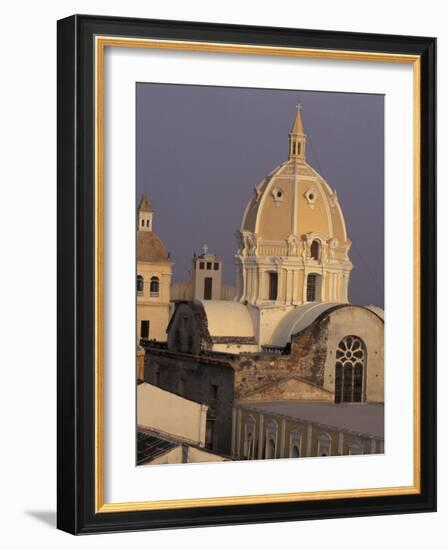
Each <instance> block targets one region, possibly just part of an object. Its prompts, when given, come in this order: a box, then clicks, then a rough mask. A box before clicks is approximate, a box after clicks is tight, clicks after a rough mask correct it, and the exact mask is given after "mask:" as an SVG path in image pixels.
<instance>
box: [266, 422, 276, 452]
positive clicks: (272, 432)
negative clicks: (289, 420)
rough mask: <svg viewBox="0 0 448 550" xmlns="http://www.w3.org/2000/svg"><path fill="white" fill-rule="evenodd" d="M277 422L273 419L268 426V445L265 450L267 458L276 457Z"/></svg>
mask: <svg viewBox="0 0 448 550" xmlns="http://www.w3.org/2000/svg"><path fill="white" fill-rule="evenodd" d="M277 432H278V425H277V422H275V421H274V420H272V421H271V422H269V423H268V424H267V426H266V446H265V450H264V456H265V458H266V459H269V458H275V455H276V451H277Z"/></svg>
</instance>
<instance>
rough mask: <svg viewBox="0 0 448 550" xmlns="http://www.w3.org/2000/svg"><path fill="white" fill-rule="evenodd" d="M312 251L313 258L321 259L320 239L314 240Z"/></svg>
mask: <svg viewBox="0 0 448 550" xmlns="http://www.w3.org/2000/svg"><path fill="white" fill-rule="evenodd" d="M310 253H311V258H312V259H313V260H320V242H319V241H316V240H314V241H313V242H312V243H311V250H310Z"/></svg>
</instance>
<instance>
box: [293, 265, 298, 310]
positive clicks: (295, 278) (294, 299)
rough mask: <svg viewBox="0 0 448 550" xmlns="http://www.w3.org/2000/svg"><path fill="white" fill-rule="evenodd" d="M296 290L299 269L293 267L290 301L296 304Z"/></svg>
mask: <svg viewBox="0 0 448 550" xmlns="http://www.w3.org/2000/svg"><path fill="white" fill-rule="evenodd" d="M298 292H299V271H298V270H297V269H295V270H294V271H293V272H292V303H293V304H294V305H296V304H298V300H297V298H298Z"/></svg>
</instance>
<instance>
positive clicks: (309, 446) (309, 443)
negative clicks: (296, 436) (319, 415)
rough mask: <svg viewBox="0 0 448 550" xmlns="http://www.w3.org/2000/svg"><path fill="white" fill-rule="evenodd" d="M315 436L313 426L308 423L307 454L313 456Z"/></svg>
mask: <svg viewBox="0 0 448 550" xmlns="http://www.w3.org/2000/svg"><path fill="white" fill-rule="evenodd" d="M312 438H313V426H312V425H311V424H308V426H307V429H306V456H311V450H312Z"/></svg>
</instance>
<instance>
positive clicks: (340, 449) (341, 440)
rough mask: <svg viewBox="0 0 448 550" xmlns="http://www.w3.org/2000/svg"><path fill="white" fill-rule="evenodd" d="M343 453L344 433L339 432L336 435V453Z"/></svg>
mask: <svg viewBox="0 0 448 550" xmlns="http://www.w3.org/2000/svg"><path fill="white" fill-rule="evenodd" d="M343 453H344V433H343V432H339V437H338V455H342V454H343Z"/></svg>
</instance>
